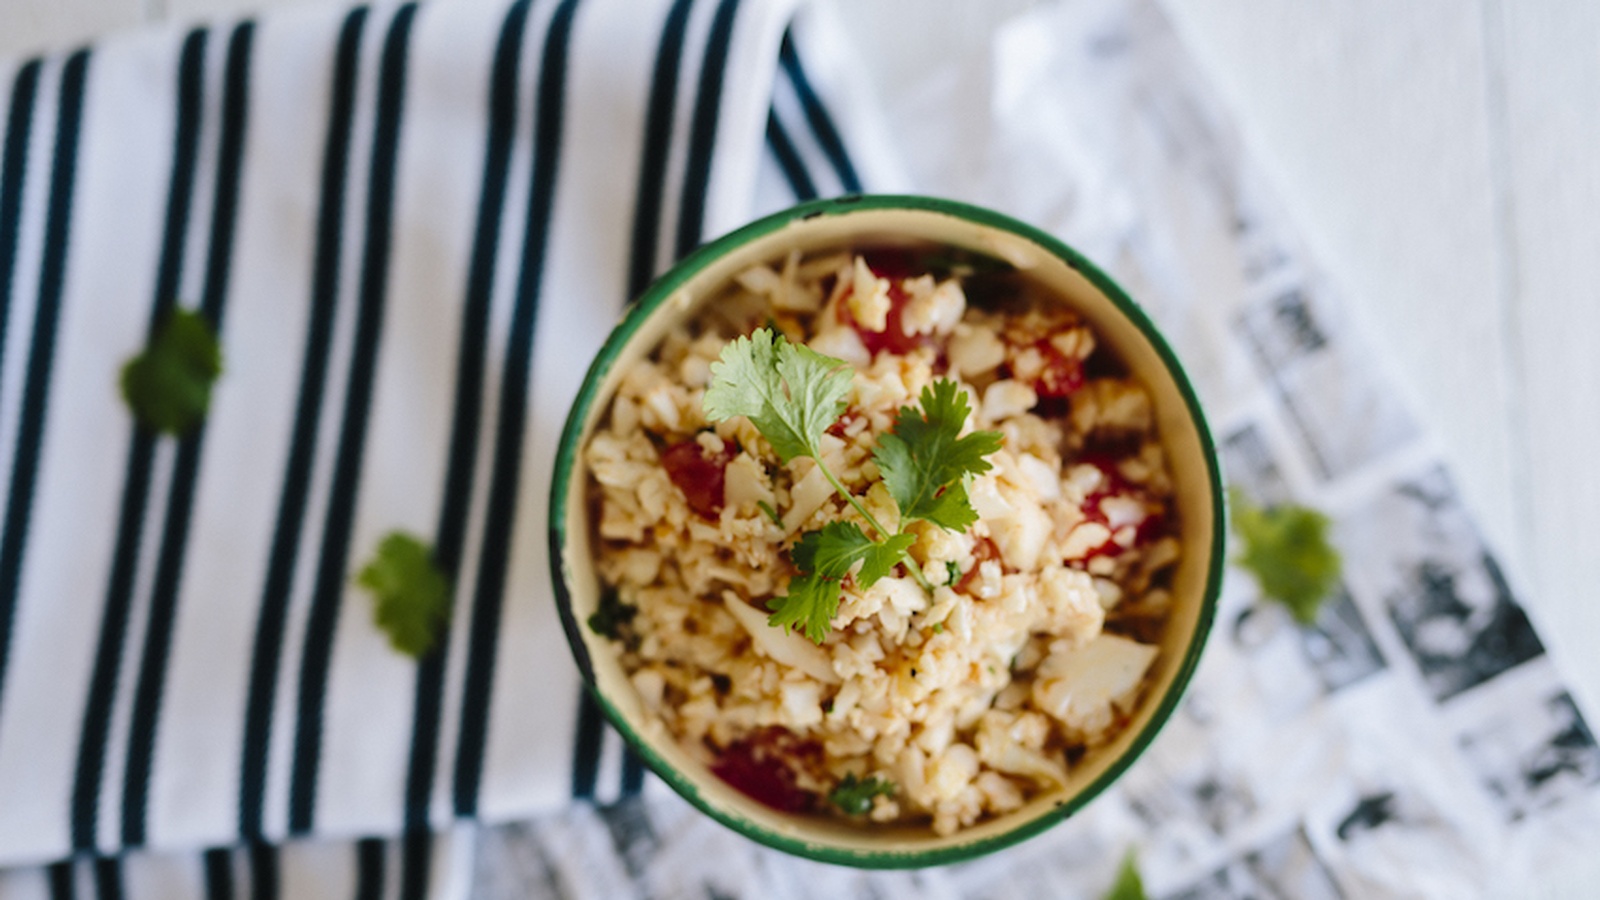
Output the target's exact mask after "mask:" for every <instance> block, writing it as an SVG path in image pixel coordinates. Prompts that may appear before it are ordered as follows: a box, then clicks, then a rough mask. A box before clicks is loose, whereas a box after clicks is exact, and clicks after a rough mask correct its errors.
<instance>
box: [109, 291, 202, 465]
mask: <svg viewBox="0 0 1600 900" xmlns="http://www.w3.org/2000/svg"><path fill="white" fill-rule="evenodd" d="M221 374H222V348H221V347H220V346H219V345H218V344H217V336H216V334H215V332H213V331H212V330H211V324H210V323H209V322H207V321H206V320H205V317H203V316H201V315H200V314H199V313H197V312H194V311H193V310H187V309H183V308H181V307H179V308H175V309H173V311H172V314H171V315H170V316H168V317H167V320H166V321H165V322H163V323H161V325H160V327H158V328H157V329H156V331H155V333H154V334H152V335H151V336H150V343H149V344H148V345H147V346H146V347H145V349H144V350H143V352H141V353H140V354H139V355H137V356H135V357H133V358H132V359H130V360H128V362H127V363H126V364H125V365H123V367H122V398H123V400H124V401H126V402H127V404H128V409H130V410H132V412H133V417H134V418H135V419H137V420H138V422H139V424H140V425H143V426H144V427H146V428H149V429H151V430H152V431H160V432H166V433H167V434H174V435H181V434H185V433H187V432H189V431H191V430H193V429H194V427H195V426H196V425H198V424H200V420H202V419H204V418H205V415H206V409H207V408H208V407H209V406H210V405H211V385H212V384H213V383H214V382H215V381H216V380H217V376H219V375H221Z"/></svg>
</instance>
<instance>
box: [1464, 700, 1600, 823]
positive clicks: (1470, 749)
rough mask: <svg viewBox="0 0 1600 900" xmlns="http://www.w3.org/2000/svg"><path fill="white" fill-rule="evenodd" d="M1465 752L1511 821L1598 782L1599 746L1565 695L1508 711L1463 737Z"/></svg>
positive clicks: (1599, 778) (1599, 773)
mask: <svg viewBox="0 0 1600 900" xmlns="http://www.w3.org/2000/svg"><path fill="white" fill-rule="evenodd" d="M1461 751H1462V753H1463V754H1464V755H1465V756H1466V758H1467V761H1468V763H1469V764H1470V765H1471V766H1472V768H1473V770H1474V771H1476V772H1477V774H1478V777H1479V778H1480V779H1481V780H1482V782H1483V785H1484V787H1485V788H1487V789H1488V791H1489V793H1490V794H1491V795H1492V796H1493V797H1494V799H1495V802H1496V804H1497V805H1498V806H1499V808H1500V809H1501V810H1502V811H1503V812H1504V813H1505V816H1506V818H1507V819H1509V820H1512V821H1516V820H1519V819H1523V818H1525V817H1527V816H1529V815H1531V814H1533V813H1535V812H1537V811H1538V810H1540V809H1544V808H1546V807H1549V806H1553V805H1555V804H1557V803H1560V802H1562V801H1563V800H1566V799H1567V798H1569V797H1572V796H1573V795H1575V794H1578V793H1580V792H1583V791H1593V790H1594V789H1595V785H1596V784H1597V783H1600V747H1597V746H1596V745H1595V740H1594V732H1592V731H1590V730H1589V725H1588V723H1586V722H1584V720H1583V716H1582V714H1580V713H1579V712H1578V707H1577V704H1575V703H1574V702H1573V701H1572V695H1571V694H1568V693H1567V692H1566V691H1558V692H1556V693H1553V694H1550V695H1549V696H1547V697H1545V698H1544V699H1543V700H1542V701H1541V702H1538V703H1532V704H1526V705H1521V706H1515V707H1508V708H1506V709H1505V710H1503V711H1502V712H1501V713H1500V715H1498V716H1496V717H1495V718H1494V719H1492V720H1491V721H1490V722H1488V723H1487V724H1485V725H1484V726H1483V727H1481V728H1479V729H1476V730H1473V731H1469V732H1468V733H1467V734H1465V735H1463V736H1462V737H1461Z"/></svg>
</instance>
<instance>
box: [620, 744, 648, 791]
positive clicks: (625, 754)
mask: <svg viewBox="0 0 1600 900" xmlns="http://www.w3.org/2000/svg"><path fill="white" fill-rule="evenodd" d="M644 771H645V769H644V757H641V756H640V755H639V754H637V753H635V752H633V747H632V746H631V745H629V746H624V747H623V751H622V797H623V799H627V798H628V797H637V796H639V792H640V791H642V790H644Z"/></svg>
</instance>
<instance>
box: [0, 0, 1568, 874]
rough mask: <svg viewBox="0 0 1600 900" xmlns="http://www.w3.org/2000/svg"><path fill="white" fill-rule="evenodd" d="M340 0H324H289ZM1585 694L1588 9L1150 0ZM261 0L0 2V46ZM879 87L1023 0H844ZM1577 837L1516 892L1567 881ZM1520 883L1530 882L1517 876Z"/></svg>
mask: <svg viewBox="0 0 1600 900" xmlns="http://www.w3.org/2000/svg"><path fill="white" fill-rule="evenodd" d="M313 2H343V0H313ZM1162 3H1163V5H1164V6H1165V7H1166V8H1167V9H1168V11H1169V13H1170V15H1171V16H1172V18H1173V20H1174V22H1175V23H1176V25H1177V27H1178V29H1179V31H1180V33H1181V34H1182V35H1183V36H1184V37H1185V38H1186V39H1187V41H1188V42H1189V44H1190V46H1191V47H1192V49H1193V51H1194V53H1195V55H1196V56H1197V57H1198V59H1199V60H1200V62H1201V64H1202V66H1203V68H1204V69H1205V70H1206V71H1207V72H1208V73H1209V74H1210V76H1211V77H1212V78H1213V79H1214V80H1215V82H1216V85H1217V87H1218V88H1219V90H1220V92H1221V94H1222V96H1223V97H1224V98H1225V99H1226V101H1227V102H1228V103H1229V104H1230V105H1231V107H1232V109H1233V111H1234V112H1235V113H1236V115H1237V120H1238V124H1239V125H1240V127H1241V128H1242V130H1243V132H1244V135H1245V139H1246V141H1247V143H1248V144H1249V145H1250V147H1251V149H1252V150H1253V151H1254V152H1255V154H1256V155H1257V157H1258V158H1259V160H1260V161H1261V163H1262V165H1263V166H1265V167H1266V169H1267V170H1268V171H1267V174H1268V176H1269V178H1270V180H1271V181H1272V182H1273V183H1274V184H1275V185H1276V187H1277V189H1278V191H1279V194H1280V196H1281V198H1282V200H1283V201H1284V202H1285V204H1286V205H1287V207H1288V210H1289V212H1290V213H1291V214H1292V215H1293V216H1294V217H1295V218H1296V219H1298V221H1299V223H1300V225H1301V227H1302V229H1303V232H1304V234H1305V236H1306V237H1307V238H1308V239H1309V241H1310V243H1311V246H1312V248H1313V250H1314V251H1315V252H1316V254H1317V256H1318V257H1319V258H1320V261H1321V263H1322V265H1323V267H1324V268H1325V270H1326V271H1327V272H1328V273H1329V275H1330V276H1331V277H1332V278H1333V279H1335V280H1336V281H1337V282H1339V284H1340V286H1341V287H1342V288H1343V293H1344V295H1345V296H1346V297H1348V298H1349V300H1350V301H1351V302H1352V303H1353V304H1354V306H1355V307H1356V310H1357V313H1358V315H1359V316H1360V317H1361V318H1363V319H1364V320H1365V323H1366V325H1367V326H1368V331H1369V333H1370V337H1371V338H1372V339H1373V340H1374V341H1375V342H1376V344H1377V346H1378V347H1379V348H1380V350H1382V351H1383V352H1384V354H1385V355H1386V356H1388V357H1389V358H1390V359H1392V360H1393V361H1394V366H1395V369H1396V370H1397V372H1398V374H1399V375H1400V376H1401V377H1402V380H1403V381H1404V382H1406V386H1407V387H1408V388H1409V389H1410V390H1411V391H1412V393H1413V395H1414V399H1415V400H1416V401H1417V403H1418V405H1419V407H1420V410H1421V414H1422V416H1423V418H1424V420H1425V421H1426V422H1428V424H1430V425H1431V426H1432V427H1433V429H1434V430H1435V432H1436V433H1437V434H1438V435H1439V437H1440V440H1441V443H1442V444H1443V445H1444V446H1445V447H1446V449H1447V452H1448V453H1449V455H1450V456H1451V457H1452V459H1453V462H1454V465H1455V472H1456V476H1457V479H1458V481H1459V484H1460V487H1461V489H1462V492H1463V493H1464V494H1465V496H1466V498H1467V501H1468V503H1469V505H1471V506H1472V507H1473V509H1474V510H1475V512H1476V514H1477V518H1478V521H1479V522H1480V523H1481V525H1482V527H1483V529H1484V531H1485V532H1486V534H1487V537H1488V538H1489V540H1490V542H1491V543H1492V544H1493V545H1495V546H1496V547H1497V548H1498V549H1499V552H1500V554H1501V556H1502V557H1503V558H1504V560H1505V561H1506V562H1507V563H1508V569H1509V571H1510V574H1511V576H1512V578H1513V580H1514V581H1515V582H1516V583H1517V584H1519V586H1520V587H1521V588H1522V592H1523V594H1524V595H1525V596H1526V598H1527V605H1528V606H1529V608H1530V612H1531V614H1532V616H1533V617H1534V620H1535V622H1536V624H1537V625H1538V627H1539V630H1540V632H1541V634H1542V635H1543V636H1544V637H1545V638H1546V639H1547V642H1548V643H1549V645H1550V651H1551V653H1552V655H1553V656H1554V657H1555V659H1556V661H1557V663H1558V664H1559V665H1560V667H1561V668H1562V669H1563V670H1564V671H1565V672H1566V673H1567V674H1568V677H1569V680H1570V681H1571V683H1572V686H1573V689H1574V691H1575V692H1576V693H1577V695H1578V697H1579V699H1580V701H1581V702H1583V704H1584V708H1585V709H1587V710H1588V711H1590V712H1591V714H1592V713H1593V711H1594V710H1596V709H1600V654H1596V653H1593V652H1592V650H1591V648H1592V644H1593V642H1594V640H1595V639H1596V638H1597V637H1600V602H1596V601H1597V598H1596V597H1595V592H1594V589H1593V587H1592V584H1593V581H1592V576H1591V575H1590V573H1589V571H1588V569H1589V564H1590V563H1592V562H1594V561H1596V560H1600V467H1597V466H1596V465H1595V464H1594V463H1593V462H1592V461H1591V457H1593V456H1594V455H1595V453H1596V449H1597V448H1600V291H1597V289H1596V288H1595V285H1600V252H1596V248H1597V247H1600V240H1597V238H1600V156H1597V155H1596V154H1595V153H1594V147H1596V146H1597V145H1600V103H1596V102H1594V99H1595V98H1596V97H1600V54H1597V53H1596V52H1595V48H1596V47H1600V6H1597V5H1594V4H1582V3H1548V2H1547V3H1515V2H1512V0H1481V2H1479V3H1462V2H1459V0H1457V2H1450V0H1418V2H1411V3H1404V4H1397V3H1390V2H1384V0H1351V2H1345V3H1338V4H1332V3H1324V4H1296V3H1288V2H1284V0H1231V2H1229V3H1213V2H1205V0H1162ZM275 5H286V4H285V3H284V2H283V0H0V23H3V25H0V56H10V55H13V54H16V53H21V52H27V51H33V50H38V49H45V48H51V47H59V46H64V45H67V44H69V43H72V42H75V41H80V40H83V39H86V38H91V37H93V36H95V35H98V34H102V33H104V32H107V31H113V30H118V29H124V28H127V27H130V26H134V25H136V24H138V23H140V22H149V21H160V20H164V19H188V18H193V17H197V16H206V15H216V14H225V13H231V12H236V11H240V10H243V9H248V8H261V7H264V6H275ZM844 5H845V6H847V7H849V8H850V9H849V12H850V15H851V17H852V18H854V19H857V20H858V21H859V22H860V23H861V24H862V25H863V26H874V25H877V26H881V25H883V24H886V23H893V24H894V26H895V27H893V28H888V29H884V28H882V27H874V28H872V31H871V33H872V34H873V35H874V40H875V41H876V42H878V44H879V48H878V52H877V53H876V54H875V55H874V58H873V59H871V60H869V63H870V64H871V65H872V66H873V67H874V69H875V73H876V75H877V77H878V79H879V81H880V82H881V85H880V87H881V89H882V91H883V93H884V94H885V95H887V96H889V97H892V96H893V94H894V92H895V91H896V90H899V89H904V88H905V87H906V86H907V85H909V84H912V83H914V80H915V78H916V77H917V76H916V71H917V66H916V63H917V60H918V59H919V56H920V55H922V54H926V53H929V52H936V50H937V48H938V47H940V46H949V45H950V44H951V43H952V42H961V41H972V40H976V39H981V37H982V35H984V34H985V33H986V31H987V30H988V29H990V28H992V27H993V26H994V25H995V24H996V23H998V22H1000V21H1003V20H1004V18H1006V17H1007V16H1008V15H1009V14H1011V13H1014V12H1016V11H1018V10H1021V9H1024V8H1027V7H1028V6H1031V5H1033V2H1032V0H1004V2H985V3H978V2H965V3H961V4H960V5H956V4H949V5H947V6H941V7H939V14H938V15H932V14H930V12H929V10H930V6H929V5H928V4H927V3H926V0H856V2H855V3H854V4H844ZM1595 885H1600V857H1595V858H1589V859H1574V860H1572V861H1571V862H1570V864H1568V865H1567V866H1565V867H1564V868H1562V869H1560V870H1558V871H1552V872H1549V873H1548V879H1547V881H1546V882H1545V883H1544V884H1541V885H1537V886H1529V888H1530V893H1529V895H1530V896H1551V897H1554V896H1563V897H1565V896H1572V897H1578V896H1591V895H1592V892H1593V890H1594V886H1595ZM1536 888H1537V890H1535V889H1536Z"/></svg>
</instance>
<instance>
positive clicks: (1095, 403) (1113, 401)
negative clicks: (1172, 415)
mask: <svg viewBox="0 0 1600 900" xmlns="http://www.w3.org/2000/svg"><path fill="white" fill-rule="evenodd" d="M1070 415H1071V416H1072V427H1073V429H1074V430H1076V431H1078V432H1080V433H1082V434H1091V433H1093V432H1096V431H1114V432H1119V433H1129V432H1132V433H1140V434H1142V433H1144V432H1146V431H1149V430H1150V427H1151V425H1152V423H1153V422H1154V415H1153V413H1152V411H1151V408H1150V395H1148V394H1146V393H1145V392H1144V388H1142V387H1140V386H1139V385H1138V384H1137V383H1135V382H1132V381H1127V380H1124V379H1120V378H1099V379H1095V380H1094V381H1090V382H1089V383H1088V384H1085V385H1084V386H1083V387H1081V388H1079V389H1078V390H1077V392H1075V393H1074V394H1073V395H1072V412H1071V413H1070Z"/></svg>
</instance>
